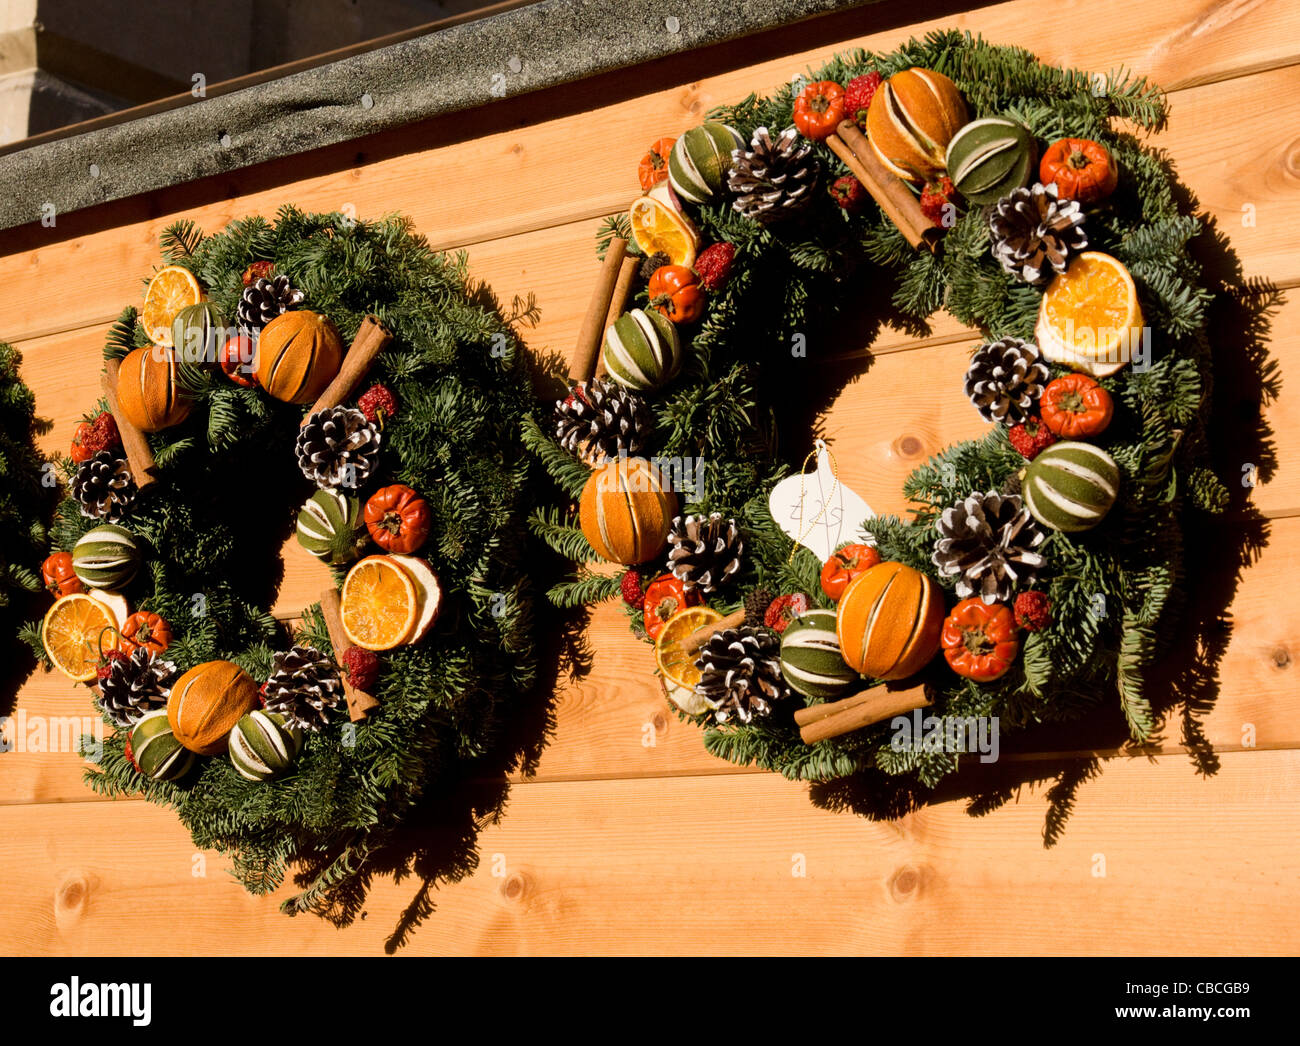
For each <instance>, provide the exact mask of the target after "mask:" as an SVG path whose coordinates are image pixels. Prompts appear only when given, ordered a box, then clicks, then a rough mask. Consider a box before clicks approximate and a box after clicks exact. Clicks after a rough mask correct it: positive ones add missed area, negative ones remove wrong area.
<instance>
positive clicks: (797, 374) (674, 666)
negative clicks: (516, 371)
mask: <svg viewBox="0 0 1300 1046" xmlns="http://www.w3.org/2000/svg"><path fill="white" fill-rule="evenodd" d="M1165 112H1166V110H1165V102H1164V98H1163V96H1162V94H1161V93H1160V91H1159V90H1158V89H1157V88H1156V87H1154V86H1153V85H1151V84H1149V83H1148V82H1147V81H1146V80H1144V79H1141V78H1134V77H1129V76H1125V75H1113V74H1112V75H1110V76H1108V77H1096V76H1092V75H1089V74H1086V73H1083V72H1078V71H1072V70H1065V69H1060V68H1054V67H1052V66H1049V65H1045V64H1043V63H1041V62H1039V61H1038V60H1037V59H1036V58H1035V57H1034V56H1033V55H1032V54H1030V53H1029V52H1027V51H1025V50H1023V49H1020V48H1015V47H1004V46H994V45H991V44H989V43H986V42H985V41H983V40H981V39H979V38H974V37H972V36H971V35H970V34H967V33H959V32H935V33H931V34H929V35H928V36H926V37H925V38H924V39H923V40H915V39H914V40H912V41H910V42H908V43H907V44H906V45H904V46H903V47H901V48H900V49H899V50H897V51H894V52H892V53H888V54H876V53H869V52H865V51H855V52H853V53H851V54H846V55H844V56H841V57H839V58H837V59H836V60H834V61H832V62H830V63H829V64H828V65H827V66H825V67H824V68H822V69H820V70H817V71H815V72H813V73H811V74H810V76H809V77H808V78H807V79H806V80H802V79H801V80H798V81H796V82H795V83H794V84H793V85H791V86H790V87H788V88H784V89H782V90H781V91H779V92H777V93H775V94H773V95H771V96H769V97H755V96H751V97H749V98H747V99H745V100H744V101H742V102H740V103H738V104H736V105H731V106H725V107H722V108H720V109H717V110H715V111H714V112H712V113H711V114H710V115H709V117H708V119H707V120H706V121H705V122H704V123H703V124H702V125H700V126H698V127H694V128H692V129H690V130H688V131H686V132H685V133H684V134H683V135H681V136H680V137H678V138H676V139H660V140H658V141H656V142H655V144H654V146H653V147H652V148H651V150H650V151H649V153H648V154H647V155H646V157H645V158H643V159H642V161H641V163H640V167H639V176H640V182H641V189H642V190H643V195H641V196H639V197H637V198H636V199H635V200H634V202H633V203H632V205H631V207H630V209H629V211H628V212H627V214H625V215H619V216H615V217H612V218H610V219H607V220H606V222H605V223H604V225H603V226H602V228H601V230H600V233H599V236H598V242H597V249H598V254H600V256H601V257H602V258H603V259H604V262H605V267H604V269H603V270H602V281H601V285H600V287H599V288H598V290H597V294H596V296H595V298H594V300H593V305H592V311H591V314H590V316H589V324H588V326H587V327H586V328H585V329H584V338H589V339H590V340H589V341H584V343H583V344H581V345H580V346H579V348H580V352H579V358H580V363H579V366H578V367H577V368H576V370H575V373H574V374H572V375H571V377H572V378H573V379H574V383H573V385H572V387H571V389H570V390H569V392H568V394H567V396H566V397H565V398H564V399H562V400H561V401H559V402H558V403H557V405H556V410H555V415H554V417H553V418H548V417H545V416H538V417H536V418H535V419H534V420H533V421H532V422H530V423H529V425H528V428H527V434H528V440H529V444H530V446H531V448H532V449H533V451H534V452H535V453H536V454H537V455H538V456H539V457H540V458H541V459H542V461H543V462H544V463H545V465H546V467H547V468H548V470H549V471H550V473H551V475H552V476H553V478H554V479H555V480H556V481H557V483H558V484H559V486H560V487H561V488H562V489H563V490H564V491H565V492H566V493H567V494H568V495H569V496H570V497H572V498H573V499H575V500H576V501H577V502H578V504H577V505H576V506H575V507H574V508H572V509H556V510H538V511H537V512H535V514H534V517H533V520H532V526H533V528H534V530H535V532H536V533H538V534H539V535H540V536H541V537H543V538H544V539H545V540H546V541H547V542H548V543H549V544H550V545H551V546H552V547H553V548H555V549H556V550H557V551H559V552H561V553H563V554H564V555H566V556H567V557H568V558H569V559H570V560H573V561H577V562H586V563H587V564H591V562H592V561H600V560H604V561H608V562H613V563H618V564H623V565H626V566H627V567H628V569H627V570H626V571H623V572H616V573H610V572H609V570H608V569H603V568H601V567H599V566H591V565H585V566H583V567H582V568H581V569H580V570H579V572H578V573H577V574H576V575H575V576H573V577H571V578H570V579H568V580H567V581H565V582H563V583H562V584H559V585H557V586H555V587H554V588H552V590H551V592H550V597H551V599H552V600H553V602H555V603H556V604H557V605H560V606H578V605H583V604H590V603H592V602H595V601H597V600H601V599H607V598H618V597H619V596H621V597H622V598H623V599H624V601H625V603H626V606H627V612H628V616H629V618H630V624H631V627H632V629H633V631H634V632H635V633H636V634H637V635H639V636H641V637H643V638H645V639H647V640H648V641H649V642H650V643H652V644H653V647H654V650H653V655H652V656H648V657H647V671H656V672H657V673H658V674H659V675H660V677H661V680H662V684H663V688H664V690H665V693H666V695H667V696H668V698H669V699H670V700H671V701H672V702H673V704H674V705H675V706H676V707H677V710H678V711H679V713H680V714H681V715H682V716H683V717H685V718H688V719H690V720H693V721H695V722H697V723H699V724H700V725H701V726H702V728H703V731H704V742H705V745H706V747H707V749H708V750H709V751H710V752H711V753H713V754H715V755H717V756H720V757H721V758H724V759H727V760H730V761H732V762H735V763H738V764H742V765H743V764H752V765H757V766H760V767H763V768H766V769H769V770H773V771H777V772H779V773H782V774H784V775H786V776H787V777H791V778H797V779H804V780H814V781H818V780H821V781H824V780H829V779H834V778H842V777H846V776H848V775H854V774H861V775H866V777H867V778H869V779H871V780H873V781H875V782H876V783H877V784H883V785H885V786H886V788H888V787H892V786H891V785H890V782H891V781H892V782H893V786H897V787H898V788H900V789H901V788H906V789H908V790H914V789H915V788H916V787H917V785H918V784H919V786H920V787H922V788H926V787H933V786H934V785H935V784H936V783H937V782H938V781H939V780H940V779H941V778H943V777H944V776H945V775H946V774H949V773H950V772H952V771H953V770H954V769H955V768H956V766H957V763H958V758H959V755H960V754H961V753H962V751H972V750H973V749H972V748H971V747H969V746H968V745H967V746H965V747H963V745H964V742H963V741H962V739H961V738H957V743H956V744H955V745H954V744H929V743H924V744H923V743H920V742H921V738H920V737H914V738H910V740H909V731H910V724H911V723H913V722H916V721H917V720H919V718H920V717H919V715H918V716H917V717H916V718H915V719H913V718H912V717H910V716H904V717H903V719H902V720H899V719H898V718H897V717H898V716H899V715H900V714H902V713H906V712H919V710H920V709H922V708H927V707H928V711H927V712H926V713H925V715H927V716H934V717H935V720H934V721H935V722H936V723H937V724H939V725H941V726H942V724H944V723H945V722H949V723H951V722H957V723H972V722H977V721H980V720H981V719H983V718H984V717H997V718H998V720H999V722H1000V724H1001V727H1002V729H1004V730H1006V729H1009V728H1019V727H1026V726H1029V725H1031V724H1037V723H1044V722H1048V721H1053V720H1062V719H1067V718H1070V717H1074V716H1078V715H1081V714H1083V713H1085V712H1086V711H1088V710H1090V709H1092V708H1095V707H1096V706H1097V705H1098V703H1099V702H1101V701H1104V700H1106V698H1107V695H1113V696H1112V697H1111V698H1110V699H1111V700H1113V701H1117V702H1118V704H1119V706H1120V707H1121V708H1122V710H1123V713H1124V715H1125V717H1126V719H1127V723H1128V728H1129V731H1130V732H1131V735H1132V737H1133V738H1134V739H1136V740H1142V739H1145V738H1147V737H1148V736H1149V735H1150V734H1151V731H1152V730H1153V726H1154V723H1153V718H1154V717H1153V712H1152V708H1151V703H1150V701H1149V699H1148V696H1147V694H1146V693H1145V692H1144V676H1145V675H1146V674H1147V672H1148V670H1149V669H1150V667H1151V666H1152V664H1153V663H1154V662H1155V661H1156V659H1157V658H1158V657H1159V656H1160V655H1161V653H1162V650H1163V644H1164V643H1167V641H1168V637H1169V636H1170V635H1171V634H1172V633H1173V629H1172V622H1173V619H1174V617H1175V615H1176V613H1177V611H1178V607H1179V604H1180V602H1182V599H1183V596H1182V587H1183V581H1184V571H1183V561H1182V559H1183V547H1184V526H1185V523H1186V522H1187V521H1188V517H1189V516H1190V515H1191V514H1193V513H1196V512H1205V513H1215V512H1220V511H1222V509H1223V508H1224V507H1225V505H1226V502H1227V497H1228V495H1227V490H1226V488H1225V487H1224V485H1223V484H1222V483H1221V482H1220V481H1219V480H1218V479H1217V478H1216V476H1215V475H1214V474H1213V472H1212V471H1211V470H1210V469H1209V467H1208V455H1207V440H1206V434H1205V424H1206V418H1207V414H1208V409H1209V392H1210V385H1211V366H1210V353H1209V346H1208V342H1207V337H1206V309H1207V305H1208V304H1209V302H1210V300H1211V297H1212V295H1211V292H1210V291H1209V290H1208V289H1207V287H1206V286H1205V284H1204V281H1203V280H1202V277H1201V273H1200V269H1199V267H1198V265H1197V263H1196V262H1195V261H1194V260H1193V258H1192V256H1191V253H1190V251H1189V244H1190V243H1191V241H1192V240H1193V239H1194V238H1195V237H1196V236H1197V235H1198V233H1199V232H1200V231H1201V228H1202V226H1201V222H1200V221H1199V220H1198V219H1197V218H1196V217H1194V216H1193V215H1192V214H1191V213H1190V209H1189V206H1188V204H1187V202H1186V194H1185V193H1183V192H1181V191H1180V190H1179V187H1178V186H1177V184H1176V181H1175V179H1174V177H1173V175H1172V172H1171V170H1170V168H1169V166H1168V164H1167V162H1166V161H1165V160H1164V159H1163V158H1162V157H1161V156H1160V155H1159V154H1158V153H1156V152H1155V151H1152V150H1150V149H1148V148H1146V147H1145V146H1144V145H1143V144H1142V143H1141V142H1140V141H1139V140H1138V138H1137V137H1135V135H1134V134H1133V133H1132V132H1133V131H1134V130H1137V131H1155V130H1158V129H1159V128H1160V127H1161V126H1162V124H1163V122H1164V120H1165ZM1117 125H1118V126H1117ZM647 137H648V138H649V137H651V135H647ZM624 290H626V291H627V292H628V293H629V294H631V296H632V297H631V300H630V302H629V301H628V299H627V298H626V297H624V296H623V292H624ZM625 303H626V304H629V305H630V306H631V307H630V308H629V309H628V310H627V311H624V304H625ZM940 308H943V309H946V310H947V311H948V312H949V313H950V314H951V315H952V316H954V317H955V318H956V319H957V320H959V321H961V322H962V323H964V324H967V325H969V326H971V327H974V328H977V329H979V330H980V331H981V332H982V334H983V338H984V340H983V343H982V344H980V345H978V346H975V347H973V349H972V353H971V358H970V361H969V365H968V368H967V370H966V373H965V375H964V378H963V377H962V376H959V375H958V374H954V375H953V380H954V381H963V382H964V391H965V393H966V395H968V396H969V398H970V400H971V403H972V409H975V410H978V411H979V413H980V415H981V416H982V417H983V418H984V420H985V421H986V422H987V423H988V425H989V430H988V433H987V435H985V436H984V437H983V438H981V439H978V440H973V441H967V442H963V443H959V444H956V445H954V446H950V447H948V448H947V449H945V450H944V451H942V452H941V453H939V454H937V455H935V456H934V457H932V458H931V459H930V460H929V461H927V462H926V463H925V464H924V465H922V466H920V467H918V468H917V469H915V470H914V471H913V472H912V474H911V475H910V476H909V477H908V479H907V481H906V483H905V485H904V493H905V494H906V496H907V497H908V498H909V499H911V500H912V501H913V502H914V503H915V505H916V508H915V509H914V510H913V512H912V515H911V518H909V519H900V518H897V517H893V516H874V517H869V518H863V517H864V516H867V515H868V513H867V512H866V510H865V505H862V504H861V503H860V499H857V498H856V496H854V495H852V493H851V491H848V490H847V489H846V488H844V487H843V486H842V485H841V484H840V483H839V481H838V477H837V475H836V473H835V467H834V459H833V452H831V451H828V450H827V449H826V448H824V447H822V446H819V448H818V450H817V452H816V453H815V455H810V457H814V456H816V457H817V458H818V464H819V468H818V471H817V473H816V474H815V475H804V476H803V477H802V478H799V477H800V474H801V470H800V469H799V468H798V467H797V465H798V462H799V460H800V459H801V458H802V457H803V454H804V452H805V451H807V450H809V449H810V444H811V443H812V440H811V438H810V437H808V436H805V435H803V433H807V432H809V431H810V430H811V428H812V426H813V424H814V422H815V420H816V417H817V414H818V412H819V411H820V410H822V409H824V408H825V407H826V406H827V405H828V404H829V402H830V401H831V399H832V398H833V396H834V394H835V392H836V391H837V389H836V388H833V387H830V386H831V385H832V382H830V381H829V380H828V377H827V375H828V373H829V372H830V371H831V363H832V362H833V357H834V355H835V352H836V350H837V348H840V347H841V346H842V341H843V337H842V335H843V332H844V331H846V330H851V331H853V332H854V336H855V337H858V338H859V339H861V338H863V336H864V335H863V333H862V332H864V331H865V332H866V336H867V337H869V336H870V333H871V331H873V330H874V329H876V328H877V327H878V326H879V325H880V324H881V323H882V322H884V321H889V322H891V323H893V324H895V325H896V326H902V327H904V328H906V329H911V330H916V331H918V332H919V331H924V330H925V326H924V321H925V320H926V319H927V318H928V317H930V316H931V315H932V314H933V313H935V312H936V311H937V310H938V309H940ZM858 343H861V342H860V341H859V342H858ZM597 353H598V354H599V358H600V361H601V363H602V364H603V367H604V371H605V374H604V377H603V378H594V379H593V378H592V374H593V372H594V371H593V367H592V364H594V362H595V358H596V355H597ZM840 366H841V367H842V363H841V364H840ZM579 379H580V380H579ZM867 380H870V377H869V376H868V378H867ZM778 433H780V435H781V439H780V440H779V441H778V438H777V437H778ZM832 450H833V449H832ZM683 463H687V465H686V466H685V467H684V466H683ZM783 480H784V481H785V483H784V485H781V486H780V487H778V484H781V481H783ZM805 485H806V487H807V488H809V489H811V488H812V487H814V486H815V487H816V488H817V490H818V491H819V493H820V495H821V496H822V499H823V500H822V502H821V507H820V508H818V507H817V506H816V505H815V504H813V503H812V502H811V500H809V499H805V497H804V490H803V489H801V488H802V487H804V486H805ZM774 490H776V491H777V493H775V494H774ZM782 491H783V493H782ZM792 491H793V492H798V496H797V497H795V498H794V500H793V505H794V507H795V510H796V511H795V512H794V513H792V516H793V518H780V519H778V518H776V516H774V511H775V508H774V507H775V506H777V505H780V506H781V508H782V515H783V516H784V509H785V508H786V507H787V505H788V499H789V498H791V497H792ZM805 500H808V504H807V505H805ZM854 505H861V510H860V511H859V514H858V516H857V517H856V518H847V519H846V520H844V521H843V522H844V524H845V525H844V527H843V529H842V531H841V532H840V533H839V535H838V538H837V539H836V540H834V541H833V542H831V543H830V544H829V545H827V546H825V547H821V548H819V549H815V547H814V546H816V545H817V544H818V539H817V535H815V534H814V535H813V536H812V537H810V536H809V535H810V532H813V531H817V532H819V533H820V532H822V531H824V530H826V529H827V520H825V519H822V518H819V517H821V516H823V515H824V514H825V513H826V512H827V509H828V508H829V507H836V508H837V510H838V509H840V508H842V509H843V510H844V511H845V512H852V510H853V506H854ZM859 522H861V524H862V526H861V527H860V528H859V527H858V526H857V524H858V523H859ZM823 540H824V538H823ZM905 724H906V725H907V726H908V729H904V725H905ZM950 735H951V731H948V732H947V733H945V734H944V737H945V739H946V737H948V736H950ZM967 740H969V737H967Z"/></svg>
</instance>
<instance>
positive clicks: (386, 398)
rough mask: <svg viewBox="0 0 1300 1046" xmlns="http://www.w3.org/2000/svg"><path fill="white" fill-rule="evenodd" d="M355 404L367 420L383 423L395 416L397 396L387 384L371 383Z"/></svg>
mask: <svg viewBox="0 0 1300 1046" xmlns="http://www.w3.org/2000/svg"><path fill="white" fill-rule="evenodd" d="M357 406H358V407H359V408H360V410H361V413H362V414H364V415H365V416H366V420H367V421H377V422H379V424H380V425H383V424H384V423H385V422H387V421H392V420H393V419H394V418H395V417H397V397H396V396H394V395H393V393H392V390H391V389H389V387H388V386H387V385H379V384H375V385H371V386H370V388H368V389H366V391H365V392H364V393H363V394H362V396H361V398H360V399H359V400H357Z"/></svg>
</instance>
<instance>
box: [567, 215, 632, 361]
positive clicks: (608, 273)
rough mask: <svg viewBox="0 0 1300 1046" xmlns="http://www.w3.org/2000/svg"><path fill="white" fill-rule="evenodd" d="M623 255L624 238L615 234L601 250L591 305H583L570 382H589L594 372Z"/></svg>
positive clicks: (624, 248) (624, 255)
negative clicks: (584, 308) (598, 270)
mask: <svg viewBox="0 0 1300 1046" xmlns="http://www.w3.org/2000/svg"><path fill="white" fill-rule="evenodd" d="M626 256H627V240H624V239H622V238H621V237H618V236H615V237H614V238H613V239H612V240H610V241H609V248H608V249H607V250H606V251H605V261H604V262H603V263H602V265H601V268H600V276H599V277H598V278H597V280H596V289H595V290H594V291H593V292H592V295H591V304H590V305H588V306H587V315H586V316H585V317H584V318H583V320H582V327H581V328H580V329H579V331H578V346H577V348H576V349H575V350H574V353H573V366H572V368H571V369H570V370H569V378H570V380H572V381H573V382H574V383H577V382H580V381H590V380H591V379H592V378H593V377H594V376H595V374H596V364H597V363H598V362H599V360H600V343H601V341H602V340H603V339H604V337H605V317H606V316H607V315H609V309H610V305H611V304H612V302H613V301H614V289H615V286H616V284H617V283H618V278H619V275H620V274H621V273H622V271H623V259H624V258H625V257H626Z"/></svg>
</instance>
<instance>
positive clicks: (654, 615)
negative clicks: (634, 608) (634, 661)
mask: <svg viewBox="0 0 1300 1046" xmlns="http://www.w3.org/2000/svg"><path fill="white" fill-rule="evenodd" d="M692 596H693V598H692ZM692 596H688V595H687V594H686V588H685V587H684V586H683V585H682V583H681V582H680V581H678V580H677V578H675V577H673V575H672V574H660V575H659V576H658V577H657V578H655V579H654V580H653V581H652V582H650V585H649V587H648V588H647V589H646V590H645V600H644V601H643V604H642V610H643V611H644V613H645V631H646V635H648V636H649V637H650V638H651V639H658V638H659V633H660V632H662V631H663V630H664V625H666V624H668V619H669V618H670V617H672V616H673V615H674V614H676V613H677V612H678V611H679V610H684V609H685V608H686V607H688V606H693V605H694V604H696V603H698V602H699V601H700V597H699V595H698V594H697V593H692Z"/></svg>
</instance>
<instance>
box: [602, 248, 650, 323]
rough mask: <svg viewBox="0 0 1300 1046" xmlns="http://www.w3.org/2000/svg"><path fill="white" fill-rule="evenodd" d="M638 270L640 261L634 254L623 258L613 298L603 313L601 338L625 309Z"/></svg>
mask: <svg viewBox="0 0 1300 1046" xmlns="http://www.w3.org/2000/svg"><path fill="white" fill-rule="evenodd" d="M640 268H641V259H640V258H638V257H637V256H636V255H635V254H629V255H627V256H626V257H624V258H623V264H622V265H620V266H619V269H618V280H617V281H616V282H615V283H614V296H613V298H611V299H610V302H609V309H608V310H607V311H606V312H605V326H604V327H602V328H601V333H602V336H603V334H604V332H605V331H607V330H609V328H610V327H612V326H613V325H614V323H615V322H617V320H618V318H619V317H620V316H622V315H623V312H624V310H625V309H626V308H627V300H628V298H630V297H631V296H632V283H633V281H635V280H636V274H637V270H638V269H640Z"/></svg>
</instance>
